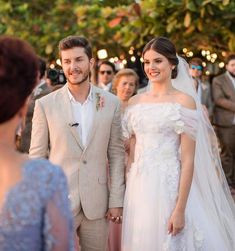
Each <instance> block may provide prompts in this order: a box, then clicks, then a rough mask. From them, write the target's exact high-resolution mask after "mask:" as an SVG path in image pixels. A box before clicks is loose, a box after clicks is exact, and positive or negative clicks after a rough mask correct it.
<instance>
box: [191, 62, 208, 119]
mask: <svg viewBox="0 0 235 251" xmlns="http://www.w3.org/2000/svg"><path fill="white" fill-rule="evenodd" d="M189 71H190V74H191V76H192V77H193V79H194V83H195V87H196V90H197V93H198V96H199V98H200V100H201V103H202V105H204V106H205V108H206V111H207V113H208V115H209V117H210V118H211V116H212V112H213V103H212V99H211V87H210V84H209V83H208V82H205V81H203V80H202V76H203V65H202V60H201V59H200V58H192V59H191V60H190V62H189Z"/></svg>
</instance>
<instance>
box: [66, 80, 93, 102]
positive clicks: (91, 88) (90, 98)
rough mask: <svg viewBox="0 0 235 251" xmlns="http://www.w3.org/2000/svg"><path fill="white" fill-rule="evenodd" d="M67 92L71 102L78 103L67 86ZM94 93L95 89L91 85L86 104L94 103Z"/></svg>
mask: <svg viewBox="0 0 235 251" xmlns="http://www.w3.org/2000/svg"><path fill="white" fill-rule="evenodd" d="M67 90H68V95H69V100H70V101H71V102H78V101H76V100H75V98H74V97H73V95H72V93H71V92H70V90H69V88H68V86H67ZM92 92H93V87H92V85H91V84H90V90H89V94H88V96H87V99H86V101H85V102H84V103H86V102H87V101H92V100H93V95H92Z"/></svg>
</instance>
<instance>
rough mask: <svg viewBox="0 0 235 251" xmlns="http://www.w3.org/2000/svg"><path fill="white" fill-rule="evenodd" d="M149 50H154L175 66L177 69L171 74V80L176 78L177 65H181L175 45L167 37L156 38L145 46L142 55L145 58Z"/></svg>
mask: <svg viewBox="0 0 235 251" xmlns="http://www.w3.org/2000/svg"><path fill="white" fill-rule="evenodd" d="M149 50H154V51H156V52H158V53H160V54H162V55H163V56H165V57H166V58H167V59H168V61H169V62H170V63H171V64H172V65H175V68H174V69H173V70H172V73H171V78H172V79H174V78H176V77H177V73H178V69H177V65H178V63H179V60H178V58H177V55H176V48H175V46H174V44H173V43H172V42H171V41H170V40H169V39H168V38H166V37H156V38H153V39H152V40H151V41H149V42H148V43H147V44H146V45H145V47H144V49H143V53H142V55H143V56H144V54H145V52H146V51H149Z"/></svg>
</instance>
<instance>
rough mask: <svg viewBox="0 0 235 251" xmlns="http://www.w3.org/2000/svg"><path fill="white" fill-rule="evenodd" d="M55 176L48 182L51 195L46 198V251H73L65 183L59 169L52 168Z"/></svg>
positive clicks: (70, 219) (44, 226) (44, 229)
mask: <svg viewBox="0 0 235 251" xmlns="http://www.w3.org/2000/svg"><path fill="white" fill-rule="evenodd" d="M53 168H54V170H53V171H54V172H55V173H56V175H55V176H54V177H53V179H52V180H51V181H50V186H51V187H52V193H51V196H50V198H48V200H47V203H46V207H45V213H44V225H43V236H44V242H45V243H44V245H45V250H46V251H55V250H56V251H64V250H69V251H72V250H74V245H73V244H74V243H73V225H72V214H71V210H70V206H69V199H68V190H67V182H66V178H65V175H64V173H63V172H62V170H60V169H59V167H53Z"/></svg>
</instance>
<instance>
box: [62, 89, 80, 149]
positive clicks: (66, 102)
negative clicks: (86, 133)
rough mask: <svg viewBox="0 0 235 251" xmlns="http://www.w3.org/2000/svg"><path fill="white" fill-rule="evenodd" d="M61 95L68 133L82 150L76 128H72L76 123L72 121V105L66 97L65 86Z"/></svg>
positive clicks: (66, 90)
mask: <svg viewBox="0 0 235 251" xmlns="http://www.w3.org/2000/svg"><path fill="white" fill-rule="evenodd" d="M61 91H62V95H63V100H64V102H63V104H64V108H65V111H64V116H65V121H66V124H67V126H68V131H70V132H71V134H72V135H73V136H74V138H75V140H76V142H77V143H78V145H79V147H80V148H81V149H82V150H83V149H84V146H83V144H82V140H81V138H80V136H79V133H78V131H77V127H76V126H72V125H73V124H74V123H75V122H76V121H74V117H73V113H72V105H71V102H70V100H69V95H68V87H67V84H66V85H65V86H64V87H62V90H61Z"/></svg>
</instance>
